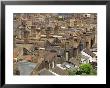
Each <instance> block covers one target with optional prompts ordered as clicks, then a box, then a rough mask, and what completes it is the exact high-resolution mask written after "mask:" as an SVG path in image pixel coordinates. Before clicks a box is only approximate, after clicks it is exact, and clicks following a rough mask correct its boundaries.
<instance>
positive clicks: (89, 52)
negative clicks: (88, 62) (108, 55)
mask: <svg viewBox="0 0 110 88" xmlns="http://www.w3.org/2000/svg"><path fill="white" fill-rule="evenodd" d="M83 52H85V53H87V54H88V55H90V56H91V57H95V56H96V54H95V53H93V52H91V51H90V50H88V49H84V50H83Z"/></svg>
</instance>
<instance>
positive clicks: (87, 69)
mask: <svg viewBox="0 0 110 88" xmlns="http://www.w3.org/2000/svg"><path fill="white" fill-rule="evenodd" d="M79 69H80V71H81V72H82V73H86V74H90V73H91V71H92V69H93V67H92V65H91V64H81V65H80V67H79Z"/></svg>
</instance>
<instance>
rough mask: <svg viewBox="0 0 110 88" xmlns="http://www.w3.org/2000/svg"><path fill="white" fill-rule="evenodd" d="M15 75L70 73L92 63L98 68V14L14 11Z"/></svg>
mask: <svg viewBox="0 0 110 88" xmlns="http://www.w3.org/2000/svg"><path fill="white" fill-rule="evenodd" d="M13 25H14V27H13V28H14V35H13V40H14V42H13V47H14V50H13V68H14V69H13V72H14V74H15V75H18V74H19V75H68V69H70V68H79V66H80V64H83V63H85V64H86V63H90V64H92V65H93V66H94V69H97V31H96V29H97V14H95V13H86V14H84V13H74V14H73V13H68V14H65V13H58V14H57V13H24V14H23V13H15V14H14V17H13Z"/></svg>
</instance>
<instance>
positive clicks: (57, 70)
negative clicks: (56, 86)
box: [52, 66, 68, 75]
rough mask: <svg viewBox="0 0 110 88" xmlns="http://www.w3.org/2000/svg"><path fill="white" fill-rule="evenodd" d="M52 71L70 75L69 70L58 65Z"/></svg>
mask: <svg viewBox="0 0 110 88" xmlns="http://www.w3.org/2000/svg"><path fill="white" fill-rule="evenodd" d="M52 71H53V72H54V73H56V74H58V75H68V72H67V71H66V70H63V69H61V68H59V67H57V66H56V67H55V68H53V69H52Z"/></svg>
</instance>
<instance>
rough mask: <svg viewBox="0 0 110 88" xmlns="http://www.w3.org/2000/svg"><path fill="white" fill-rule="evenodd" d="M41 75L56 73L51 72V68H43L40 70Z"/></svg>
mask: <svg viewBox="0 0 110 88" xmlns="http://www.w3.org/2000/svg"><path fill="white" fill-rule="evenodd" d="M38 74H39V75H54V74H53V73H51V72H50V71H49V70H47V69H45V68H44V69H42V70H40V71H39V72H38Z"/></svg>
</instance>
